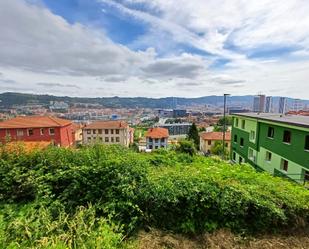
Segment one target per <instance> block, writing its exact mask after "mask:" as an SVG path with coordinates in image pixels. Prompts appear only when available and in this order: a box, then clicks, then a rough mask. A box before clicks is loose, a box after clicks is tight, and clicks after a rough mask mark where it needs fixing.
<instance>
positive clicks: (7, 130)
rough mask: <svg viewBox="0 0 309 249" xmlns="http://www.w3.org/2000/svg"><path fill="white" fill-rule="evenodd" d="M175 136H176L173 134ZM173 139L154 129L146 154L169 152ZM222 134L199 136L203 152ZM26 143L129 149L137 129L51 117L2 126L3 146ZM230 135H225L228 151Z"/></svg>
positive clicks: (19, 119)
mask: <svg viewBox="0 0 309 249" xmlns="http://www.w3.org/2000/svg"><path fill="white" fill-rule="evenodd" d="M172 135H173V134H172ZM172 135H171V136H170V134H169V129H168V128H163V127H153V128H149V129H148V131H147V132H146V133H145V139H146V148H145V149H146V151H151V150H155V149H159V148H167V146H168V144H169V143H171V141H170V140H169V139H171V140H173V139H172ZM217 140H222V132H205V133H201V135H200V150H201V151H202V152H204V153H210V151H211V147H212V146H213V145H214V144H215V142H216V141H217ZM12 141H23V142H24V143H25V144H29V145H30V144H31V145H32V144H33V142H36V143H42V144H44V145H46V144H47V145H49V144H53V145H56V146H61V147H70V146H74V145H77V144H93V143H103V144H119V145H123V146H125V147H128V146H129V145H130V144H132V143H133V142H134V129H133V128H131V127H130V126H129V125H128V123H126V122H125V121H122V120H110V121H95V122H93V123H90V124H88V125H80V124H76V123H73V122H72V121H70V120H65V119H61V118H57V117H52V116H20V117H16V118H13V119H10V120H6V121H3V122H0V142H1V143H7V142H12ZM230 141H231V135H230V133H227V134H226V146H227V147H228V148H229V145H230Z"/></svg>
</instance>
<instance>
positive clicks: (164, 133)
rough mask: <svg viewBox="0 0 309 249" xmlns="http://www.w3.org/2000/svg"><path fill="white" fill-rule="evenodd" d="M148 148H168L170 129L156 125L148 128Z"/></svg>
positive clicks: (146, 135)
mask: <svg viewBox="0 0 309 249" xmlns="http://www.w3.org/2000/svg"><path fill="white" fill-rule="evenodd" d="M145 137H146V148H147V149H148V150H153V149H159V148H167V145H168V137H169V134H168V129H165V128H160V127H154V128H150V129H148V131H147V132H146V134H145Z"/></svg>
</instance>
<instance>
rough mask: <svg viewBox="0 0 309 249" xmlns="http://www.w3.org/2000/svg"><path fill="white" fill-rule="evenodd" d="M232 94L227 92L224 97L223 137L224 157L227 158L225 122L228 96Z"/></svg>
mask: <svg viewBox="0 0 309 249" xmlns="http://www.w3.org/2000/svg"><path fill="white" fill-rule="evenodd" d="M227 96H230V94H227V93H225V94H224V95H223V97H224V110H223V139H222V146H223V147H222V152H223V155H222V159H225V131H226V122H225V112H226V97H227Z"/></svg>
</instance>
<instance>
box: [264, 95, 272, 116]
mask: <svg viewBox="0 0 309 249" xmlns="http://www.w3.org/2000/svg"><path fill="white" fill-rule="evenodd" d="M272 108H273V98H272V97H271V96H267V97H266V106H265V112H266V113H271V112H272Z"/></svg>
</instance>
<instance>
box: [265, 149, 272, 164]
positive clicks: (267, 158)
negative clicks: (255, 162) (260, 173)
mask: <svg viewBox="0 0 309 249" xmlns="http://www.w3.org/2000/svg"><path fill="white" fill-rule="evenodd" d="M271 156H272V154H271V153H270V152H269V151H266V156H265V160H266V162H271Z"/></svg>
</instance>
